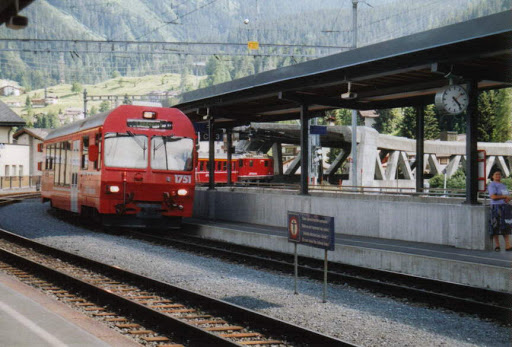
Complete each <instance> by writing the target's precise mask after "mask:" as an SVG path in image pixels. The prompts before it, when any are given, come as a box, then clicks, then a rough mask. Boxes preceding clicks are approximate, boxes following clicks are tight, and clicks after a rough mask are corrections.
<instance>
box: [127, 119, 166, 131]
mask: <svg viewBox="0 0 512 347" xmlns="http://www.w3.org/2000/svg"><path fill="white" fill-rule="evenodd" d="M126 126H127V127H129V128H146V129H172V122H170V121H167V120H154V119H128V120H127V121H126Z"/></svg>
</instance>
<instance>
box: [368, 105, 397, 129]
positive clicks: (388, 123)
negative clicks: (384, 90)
mask: <svg viewBox="0 0 512 347" xmlns="http://www.w3.org/2000/svg"><path fill="white" fill-rule="evenodd" d="M377 114H378V115H379V116H378V117H377V118H375V124H374V125H373V127H374V128H375V130H377V131H378V132H379V133H381V134H393V133H394V132H395V131H396V130H397V129H396V128H397V124H396V119H397V115H396V112H395V110H393V109H383V110H377Z"/></svg>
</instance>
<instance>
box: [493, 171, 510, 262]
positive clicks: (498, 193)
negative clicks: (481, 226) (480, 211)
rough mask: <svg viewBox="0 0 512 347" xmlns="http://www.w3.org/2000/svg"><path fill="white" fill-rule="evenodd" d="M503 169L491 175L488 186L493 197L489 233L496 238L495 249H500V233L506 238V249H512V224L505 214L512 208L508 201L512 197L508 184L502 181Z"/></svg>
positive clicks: (497, 250)
mask: <svg viewBox="0 0 512 347" xmlns="http://www.w3.org/2000/svg"><path fill="white" fill-rule="evenodd" d="M501 175H502V173H501V170H499V169H497V170H495V171H494V172H493V174H492V175H491V178H492V182H491V183H489V186H488V187H487V189H488V192H489V197H490V198H491V219H490V223H489V233H490V235H491V236H492V237H493V239H494V245H495V248H494V250H495V251H496V252H499V251H500V239H499V235H503V237H504V238H505V250H506V251H512V246H510V236H509V235H510V234H511V233H512V224H507V223H505V214H506V213H508V212H509V211H507V210H508V209H512V205H509V204H508V202H509V201H510V200H511V199H512V197H511V196H510V194H509V192H508V189H507V186H505V185H504V184H503V183H501Z"/></svg>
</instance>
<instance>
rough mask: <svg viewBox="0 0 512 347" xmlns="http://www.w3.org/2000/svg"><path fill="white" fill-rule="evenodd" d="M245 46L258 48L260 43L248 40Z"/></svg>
mask: <svg viewBox="0 0 512 347" xmlns="http://www.w3.org/2000/svg"><path fill="white" fill-rule="evenodd" d="M247 48H249V49H253V50H255V49H259V48H260V43H259V42H258V41H249V42H247Z"/></svg>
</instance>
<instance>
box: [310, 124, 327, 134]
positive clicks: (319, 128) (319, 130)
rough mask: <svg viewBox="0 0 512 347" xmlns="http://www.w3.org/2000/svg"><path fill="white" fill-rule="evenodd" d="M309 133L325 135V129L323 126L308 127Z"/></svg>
mask: <svg viewBox="0 0 512 347" xmlns="http://www.w3.org/2000/svg"><path fill="white" fill-rule="evenodd" d="M309 133H310V134H311V135H327V127H326V126H325V125H310V126H309Z"/></svg>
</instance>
